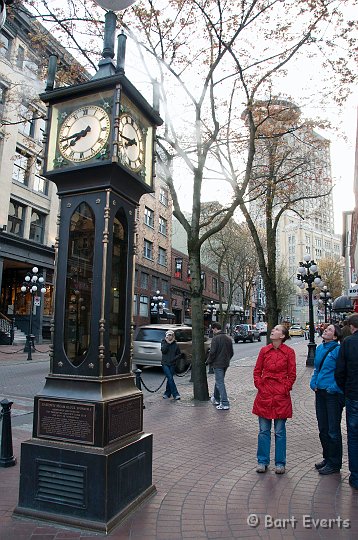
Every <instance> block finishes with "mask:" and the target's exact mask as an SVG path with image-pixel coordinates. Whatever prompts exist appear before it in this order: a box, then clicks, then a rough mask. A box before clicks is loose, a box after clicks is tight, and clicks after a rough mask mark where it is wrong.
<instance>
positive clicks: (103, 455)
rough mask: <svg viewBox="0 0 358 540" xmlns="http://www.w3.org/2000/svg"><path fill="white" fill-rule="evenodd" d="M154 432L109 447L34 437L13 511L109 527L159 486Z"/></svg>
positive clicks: (25, 447)
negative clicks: (154, 462)
mask: <svg viewBox="0 0 358 540" xmlns="http://www.w3.org/2000/svg"><path fill="white" fill-rule="evenodd" d="M152 443H153V437H152V435H150V434H138V435H135V436H133V437H131V438H130V439H128V440H124V441H121V442H120V443H116V444H112V445H109V446H107V447H105V448H88V447H86V448H84V447H79V446H78V445H76V444H70V443H61V444H59V443H58V442H54V441H45V440H41V439H31V440H29V441H26V442H25V443H23V444H22V447H21V477H20V496H19V502H18V506H17V507H16V509H15V511H14V515H17V516H20V517H27V518H31V519H39V520H43V521H48V522H52V523H59V524H63V525H68V526H72V527H79V528H82V529H83V528H84V529H88V530H93V531H97V532H102V533H108V532H110V531H111V530H112V529H113V528H114V527H115V526H117V525H118V524H119V523H120V522H121V521H123V520H124V519H125V518H126V517H127V516H128V514H129V513H131V512H132V511H133V510H135V509H136V508H138V507H139V506H140V505H141V504H142V503H143V502H145V501H147V500H148V498H150V497H151V496H152V495H153V494H154V493H155V492H156V489H155V486H153V485H152Z"/></svg>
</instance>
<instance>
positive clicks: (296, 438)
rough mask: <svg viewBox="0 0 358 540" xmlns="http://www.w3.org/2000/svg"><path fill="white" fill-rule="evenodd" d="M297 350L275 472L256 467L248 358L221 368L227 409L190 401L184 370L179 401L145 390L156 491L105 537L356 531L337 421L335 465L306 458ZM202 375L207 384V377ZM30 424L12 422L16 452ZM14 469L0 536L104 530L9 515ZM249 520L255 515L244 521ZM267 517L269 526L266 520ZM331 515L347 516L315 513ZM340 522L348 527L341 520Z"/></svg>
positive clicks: (309, 407)
mask: <svg viewBox="0 0 358 540" xmlns="http://www.w3.org/2000/svg"><path fill="white" fill-rule="evenodd" d="M295 349H296V351H297V373H298V377H297V382H296V384H295V386H294V390H293V392H292V398H293V406H294V417H293V419H292V420H290V421H289V422H288V424H287V473H286V474H285V475H282V476H281V475H276V474H275V473H274V470H273V467H272V466H271V468H270V470H269V471H268V472H267V473H266V474H263V475H259V474H257V473H256V472H255V468H256V458H255V454H256V442H257V430H258V425H257V419H256V417H254V416H253V415H252V414H251V408H252V402H253V399H254V396H255V389H254V387H253V384H252V366H253V364H254V361H255V359H254V358H246V359H245V360H244V361H243V362H241V364H243V365H240V361H235V362H233V365H232V366H231V367H230V369H229V371H228V374H227V387H228V393H229V397H230V401H231V409H230V411H217V410H216V409H215V407H213V406H212V405H211V404H210V403H194V402H193V401H192V399H191V398H192V388H191V383H190V382H189V380H188V377H185V378H183V379H179V380H178V385H179V388H180V393H181V395H182V399H181V401H179V402H175V401H173V400H165V401H164V400H163V399H161V395H158V394H156V395H154V396H150V397H149V398H146V399H145V403H146V409H145V410H144V428H145V431H146V432H152V433H153V434H154V457H153V482H154V484H155V485H156V488H157V493H156V494H155V495H154V496H153V497H152V499H150V501H149V502H147V503H146V504H144V505H143V507H142V508H140V509H139V510H137V512H136V513H134V514H133V515H132V516H131V517H130V518H128V519H127V520H126V521H125V522H124V523H123V524H122V525H120V526H118V527H117V528H116V529H115V530H114V531H112V532H111V533H110V534H109V535H108V536H109V537H111V538H115V539H118V540H119V539H120V540H122V539H128V540H129V539H131V540H154V539H157V540H182V539H188V540H189V539H191V540H202V539H212V540H214V539H220V540H226V539H238V538H247V537H255V538H270V539H273V538H297V539H299V540H301V539H302V540H304V539H306V538H317V539H318V538H325V539H326V538H328V539H329V538H332V540H333V539H337V538H338V539H341V538H342V539H349V540H353V539H357V538H358V491H354V490H353V489H352V488H351V487H350V486H349V484H348V468H347V450H346V443H345V442H346V441H345V439H346V435H345V422H343V426H342V427H343V431H344V465H343V468H342V471H341V473H340V474H334V475H331V476H327V477H322V476H320V475H319V474H318V473H317V471H315V469H314V467H313V465H314V463H315V462H316V461H317V460H319V459H320V457H321V455H320V443H319V439H318V433H317V424H316V418H315V413H314V401H313V393H312V392H311V391H310V390H309V379H310V376H311V373H312V370H311V368H306V367H305V359H306V353H307V342H300V343H299V344H298V345H295ZM208 377H209V387H210V389H212V385H213V376H212V375H209V376H208ZM30 429H31V426H27V425H24V426H21V427H16V428H15V429H13V440H14V455H15V456H19V455H20V444H21V442H22V441H23V440H26V439H27V438H29V437H30ZM18 475H19V465H16V466H15V467H11V468H9V469H0V486H1V490H0V539H1V540H29V539H31V540H45V539H48V540H52V539H56V540H59V539H64V538H66V539H81V540H83V539H86V538H94V537H95V538H105V536H104V535H101V534H95V533H91V532H88V531H81V530H78V529H70V528H65V527H58V526H53V525H51V524H50V525H47V524H41V523H39V522H35V521H30V520H20V519H14V518H12V511H13V509H14V507H15V506H16V504H17V497H18ZM249 516H250V517H249ZM265 516H266V517H265ZM304 516H307V517H306V518H305V517H304ZM248 519H250V520H252V523H253V524H254V523H255V522H256V521H259V523H258V525H257V526H250V525H249V524H248ZM273 519H275V520H276V522H275V525H276V527H275V528H270V526H271V525H272V524H273V521H272V520H273ZM329 519H331V520H339V519H342V520H349V522H343V523H342V522H341V523H339V522H338V523H337V521H335V522H331V523H329V522H328V521H326V522H325V521H322V520H329ZM255 520H256V521H255ZM285 520H286V521H285ZM313 520H314V521H313ZM320 520H321V521H320ZM346 524H348V525H349V528H344V525H346ZM265 525H266V526H265ZM318 525H320V526H319V527H318Z"/></svg>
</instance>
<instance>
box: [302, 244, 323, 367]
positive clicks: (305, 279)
mask: <svg viewBox="0 0 358 540" xmlns="http://www.w3.org/2000/svg"><path fill="white" fill-rule="evenodd" d="M299 264H300V266H299V267H298V269H297V278H296V280H295V284H296V285H297V287H299V288H300V289H305V287H306V286H307V289H306V290H307V292H308V319H309V343H308V353H307V360H306V366H313V364H314V356H315V352H316V343H315V338H314V336H315V329H314V318H313V299H312V296H313V291H314V288H315V287H322V286H323V281H322V280H321V276H319V275H318V266H317V264H316V263H315V262H314V260H313V259H311V256H310V255H305V256H304V257H303V262H300V263H299Z"/></svg>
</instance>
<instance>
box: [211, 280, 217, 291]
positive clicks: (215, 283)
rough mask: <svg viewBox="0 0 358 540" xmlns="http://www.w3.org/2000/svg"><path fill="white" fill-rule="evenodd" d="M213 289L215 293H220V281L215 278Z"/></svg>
mask: <svg viewBox="0 0 358 540" xmlns="http://www.w3.org/2000/svg"><path fill="white" fill-rule="evenodd" d="M212 289H213V293H217V292H218V280H217V279H216V278H215V277H213V280H212Z"/></svg>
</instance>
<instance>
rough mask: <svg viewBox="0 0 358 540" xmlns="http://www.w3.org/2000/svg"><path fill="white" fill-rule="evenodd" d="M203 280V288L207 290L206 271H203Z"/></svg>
mask: <svg viewBox="0 0 358 540" xmlns="http://www.w3.org/2000/svg"><path fill="white" fill-rule="evenodd" d="M200 277H201V281H202V284H203V289H204V290H205V289H206V274H205V272H201V275H200Z"/></svg>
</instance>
